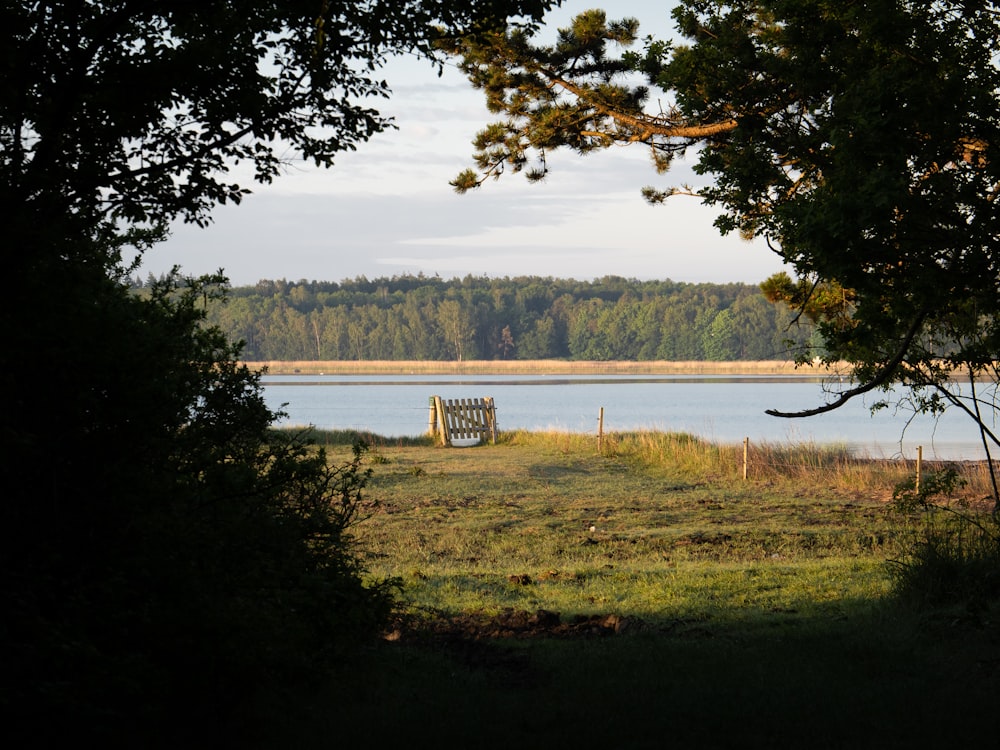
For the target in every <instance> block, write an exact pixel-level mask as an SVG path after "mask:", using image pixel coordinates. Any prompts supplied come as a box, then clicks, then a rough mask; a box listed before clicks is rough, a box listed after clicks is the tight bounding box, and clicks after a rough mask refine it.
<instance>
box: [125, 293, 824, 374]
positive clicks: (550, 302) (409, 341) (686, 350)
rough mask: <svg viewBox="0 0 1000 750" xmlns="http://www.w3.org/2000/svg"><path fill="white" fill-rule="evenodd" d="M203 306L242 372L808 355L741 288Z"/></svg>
mask: <svg viewBox="0 0 1000 750" xmlns="http://www.w3.org/2000/svg"><path fill="white" fill-rule="evenodd" d="M135 285H136V287H137V288H140V289H141V288H143V287H144V286H147V285H148V282H146V283H143V282H142V281H140V280H138V279H137V280H136V281H135ZM208 304H209V309H208V322H209V323H213V324H216V325H218V326H219V327H220V328H221V329H222V330H223V331H225V332H226V334H227V335H228V336H230V337H231V338H232V339H234V340H243V341H245V342H246V349H245V351H244V356H245V357H246V358H247V359H250V360H469V359H551V358H560V359H571V360H634V361H649V360H668V361H679V360H710V361H730V360H765V359H787V358H789V357H790V356H792V353H793V352H795V351H801V350H802V348H803V347H805V346H809V345H810V343H813V344H815V342H814V341H813V338H814V332H813V329H812V326H811V325H809V324H808V323H807V322H804V321H797V320H796V318H795V315H794V314H793V312H791V311H790V310H789V309H788V308H787V307H786V306H784V305H775V304H772V303H770V302H768V301H767V299H765V297H764V295H763V294H762V293H761V291H760V288H759V287H758V286H756V285H753V284H743V283H730V284H708V283H698V284H694V283H683V282H673V281H669V280H667V281H640V280H636V279H626V278H621V277H616V276H609V277H604V278H601V279H597V280H594V281H576V280H568V279H555V278H551V277H535V276H520V277H514V278H507V277H504V278H487V277H474V276H466V277H465V278H461V279H458V278H456V279H451V280H444V279H442V278H440V277H438V276H425V275H416V276H411V275H407V276H393V277H391V278H377V279H372V280H369V279H367V278H364V277H360V278H356V279H353V280H344V281H341V282H320V281H297V282H291V281H286V280H284V279H282V280H277V281H270V280H263V281H260V282H258V283H257V284H256V285H253V286H245V287H234V288H232V289H231V290H230V291H229V295H228V300H227V301H226V302H224V303H223V302H209V303H208Z"/></svg>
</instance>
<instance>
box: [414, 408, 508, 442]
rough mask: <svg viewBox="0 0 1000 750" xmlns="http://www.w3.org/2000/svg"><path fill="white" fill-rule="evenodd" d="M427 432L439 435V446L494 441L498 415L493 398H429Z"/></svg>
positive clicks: (495, 439)
mask: <svg viewBox="0 0 1000 750" xmlns="http://www.w3.org/2000/svg"><path fill="white" fill-rule="evenodd" d="M427 431H428V432H429V433H430V434H431V435H438V436H439V437H440V438H441V444H442V445H474V444H475V443H478V442H482V441H485V440H487V439H488V440H489V441H490V442H491V443H496V441H497V413H496V406H495V405H494V404H493V399H492V398H490V397H489V396H486V397H484V398H458V399H443V398H441V397H440V396H431V398H430V416H429V418H428V424H427Z"/></svg>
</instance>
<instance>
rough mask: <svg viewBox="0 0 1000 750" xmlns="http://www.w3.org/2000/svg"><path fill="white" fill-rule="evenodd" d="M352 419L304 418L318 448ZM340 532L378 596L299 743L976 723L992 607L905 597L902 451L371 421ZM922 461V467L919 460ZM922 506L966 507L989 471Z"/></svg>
mask: <svg viewBox="0 0 1000 750" xmlns="http://www.w3.org/2000/svg"><path fill="white" fill-rule="evenodd" d="M349 437H350V436H348V435H340V434H329V433H327V434H323V433H320V434H318V435H317V438H318V440H319V442H321V443H325V444H326V446H327V449H328V450H329V451H330V454H331V458H332V459H333V460H337V459H338V457H346V455H347V454H348V453H349V447H348V445H347V443H348V442H349V439H348V438H349ZM369 440H370V441H371V448H370V450H369V452H368V454H367V458H366V463H367V465H368V466H369V467H370V468H371V469H372V472H373V474H372V478H371V480H370V484H369V487H368V490H367V495H366V496H367V498H368V502H369V505H368V509H369V513H368V517H367V518H366V519H365V520H363V521H362V522H361V523H359V524H358V525H357V527H356V528H355V530H354V531H355V537H356V540H357V543H358V545H359V550H361V551H362V552H363V554H364V556H365V561H366V565H367V568H368V571H369V574H370V575H371V576H373V577H374V578H397V579H398V580H399V583H400V603H401V604H400V612H399V616H398V619H397V621H396V622H395V623H394V625H393V627H392V628H390V630H389V631H388V632H386V634H385V638H384V640H383V641H382V642H381V643H380V644H378V645H377V646H375V647H373V648H372V649H371V651H369V652H366V653H364V654H359V655H358V661H357V663H356V664H353V665H350V668H349V669H348V673H347V675H345V676H344V677H343V678H342V679H340V680H338V681H337V683H336V684H334V685H330V686H327V687H326V688H324V689H322V690H318V691H317V692H316V693H315V696H314V698H315V700H314V701H310V702H309V703H308V704H307V705H298V706H297V708H296V710H294V711H291V712H290V713H288V714H287V715H286V719H289V720H290V719H291V717H294V721H293V724H294V730H289V729H288V727H283V728H282V730H281V732H282V735H283V737H284V738H285V739H286V740H287V739H288V738H289V733H290V732H291V733H292V737H293V739H294V740H295V744H296V745H297V746H326V744H325V742H324V738H325V739H327V740H328V739H329V738H331V737H336V738H337V744H344V743H349V744H350V743H353V744H355V745H356V746H358V747H389V746H394V745H396V744H397V743H404V742H405V743H406V744H407V745H410V744H414V745H418V746H419V745H428V746H436V745H438V744H445V745H453V744H459V743H460V744H462V745H469V746H473V747H477V748H491V747H514V746H519V747H546V746H550V745H554V746H559V747H583V748H589V747H601V748H653V747H657V748H658V747H664V746H667V747H669V746H680V745H686V746H689V747H743V748H746V747H809V748H827V747H828V748H835V747H836V748H839V747H852V748H857V747H880V748H886V747H890V748H891V747H930V746H935V747H955V746H959V745H962V744H967V743H977V744H978V743H983V742H988V743H989V744H990V746H993V743H994V742H995V721H994V718H993V717H994V715H995V714H994V711H995V698H996V696H997V694H998V691H997V688H998V687H1000V671H998V670H1000V640H998V638H997V636H998V634H1000V633H998V630H997V627H996V621H995V616H996V611H995V606H994V604H995V602H994V601H985V602H984V601H979V602H975V603H972V602H970V601H967V600H965V601H963V600H961V599H958V600H956V601H953V602H950V601H941V602H931V603H928V602H927V601H917V600H914V599H913V598H910V597H907V596H905V595H904V594H903V592H902V589H901V587H900V585H899V583H900V581H901V580H903V579H904V578H905V573H906V571H907V570H908V566H909V565H910V563H911V562H912V554H913V551H914V550H915V549H918V548H919V544H920V541H921V539H923V538H924V536H925V535H926V533H927V529H928V523H934V522H936V521H931V520H930V519H929V517H928V515H927V513H926V512H925V511H922V510H920V509H914V508H908V509H902V508H900V507H898V505H897V503H894V502H893V495H894V491H895V490H896V488H897V487H899V486H902V485H904V484H906V483H907V482H911V483H912V481H913V471H914V466H913V464H912V463H908V462H903V461H900V462H885V461H869V460H859V459H856V458H852V457H851V456H850V455H849V454H847V453H845V452H843V451H841V450H839V449H837V448H823V447H817V446H801V447H795V446H788V445H782V446H758V447H756V448H755V449H754V450H755V451H756V455H755V456H754V457H753V460H752V462H751V466H753V467H754V468H753V471H752V472H751V473H750V474H749V475H748V476H747V477H746V478H744V477H743V475H742V466H743V456H742V450H741V449H740V448H738V447H727V446H716V445H713V444H711V443H706V442H703V441H700V440H697V439H694V438H691V437H689V436H685V435H672V434H662V433H624V434H611V435H606V436H605V439H604V440H603V441H602V444H601V446H600V449H598V446H597V444H596V442H595V441H594V440H593V439H592V438H591V437H588V436H586V435H576V434H569V433H524V432H516V433H508V434H504V435H502V436H501V438H500V440H499V441H498V444H496V445H480V446H476V447H473V448H462V449H456V448H442V447H438V446H436V445H434V444H432V443H431V442H430V441H429V440H421V439H406V440H394V439H388V438H379V437H375V436H369ZM935 468H937V469H940V468H943V467H933V466H931V467H927V471H928V474H929V475H933V470H934V469H935ZM955 468H956V470H957V471H958V472H959V473H960V474H961V475H962V477H963V479H964V480H965V481H966V482H967V484H965V485H964V486H962V487H960V488H957V489H956V490H955V491H954V492H952V493H951V495H950V496H949V497H947V498H941V501H942V502H943V503H944V504H946V505H948V506H949V507H951V508H953V509H959V508H961V509H962V512H964V513H975V512H976V510H977V506H978V505H979V504H980V502H981V499H982V498H983V497H984V495H985V494H986V492H987V491H988V490H987V487H986V481H987V479H988V477H987V476H986V474H985V469H984V468H983V467H982V466H981V465H978V464H963V465H960V466H957V467H955Z"/></svg>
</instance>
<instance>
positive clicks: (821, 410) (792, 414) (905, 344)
mask: <svg viewBox="0 0 1000 750" xmlns="http://www.w3.org/2000/svg"><path fill="white" fill-rule="evenodd" d="M926 317H927V314H926V313H920V314H919V315H918V316H917V317H916V318H915V319H914V321H913V323H912V324H911V325H910V328H909V330H907V332H906V335H905V336H904V337H903V341H902V342H901V343H900V345H899V349H898V350H897V351H896V354H895V355H894V356H893V358H892V359H891V360H890V361H889V362H887V363H886V365H885V367H883V368H882V371H881V372H880V373H879V374H878V376H877V377H875V378H874V379H872V380H870V381H868V382H867V383H865V384H864V385H859V386H858V387H857V388H851V389H850V390H847V391H844V392H843V393H841V394H839V395H838V397H837V400H836V401H833V402H831V403H829V404H824V405H823V406H817V407H816V408H815V409H805V410H803V411H778V410H777V409H766V410H765V411H764V413H765V414H768V415H770V416H772V417H783V418H786V419H798V418H800V417H814V416H816V415H817V414H825V413H826V412H828V411H833V410H834V409H839V408H840V407H841V406H843V405H844V404H846V403H847V402H848V401H850V400H851V399H852V398H854V397H855V396H860V395H862V394H865V393H868V392H869V391H873V390H875V389H876V388H878V387H879V386H881V385H884V384H885V383H886V382H888V380H889V378H891V377H892V374H893V373H894V372H895V371H896V368H897V367H899V365H900V363H902V361H903V359H904V358H905V357H906V352H907V350H909V348H910V344H911V343H912V341H913V339H914V337H915V336H916V335H917V332H918V331H919V330H920V326H921V325H923V322H924V320H925V319H926Z"/></svg>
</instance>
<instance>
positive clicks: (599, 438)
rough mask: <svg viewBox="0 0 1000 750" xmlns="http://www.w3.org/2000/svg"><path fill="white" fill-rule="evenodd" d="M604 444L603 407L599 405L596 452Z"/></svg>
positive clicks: (599, 450)
mask: <svg viewBox="0 0 1000 750" xmlns="http://www.w3.org/2000/svg"><path fill="white" fill-rule="evenodd" d="M603 444H604V407H603V406H602V407H601V411H600V414H599V415H598V417H597V452H598V453H600V452H601V449H602V448H603Z"/></svg>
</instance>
